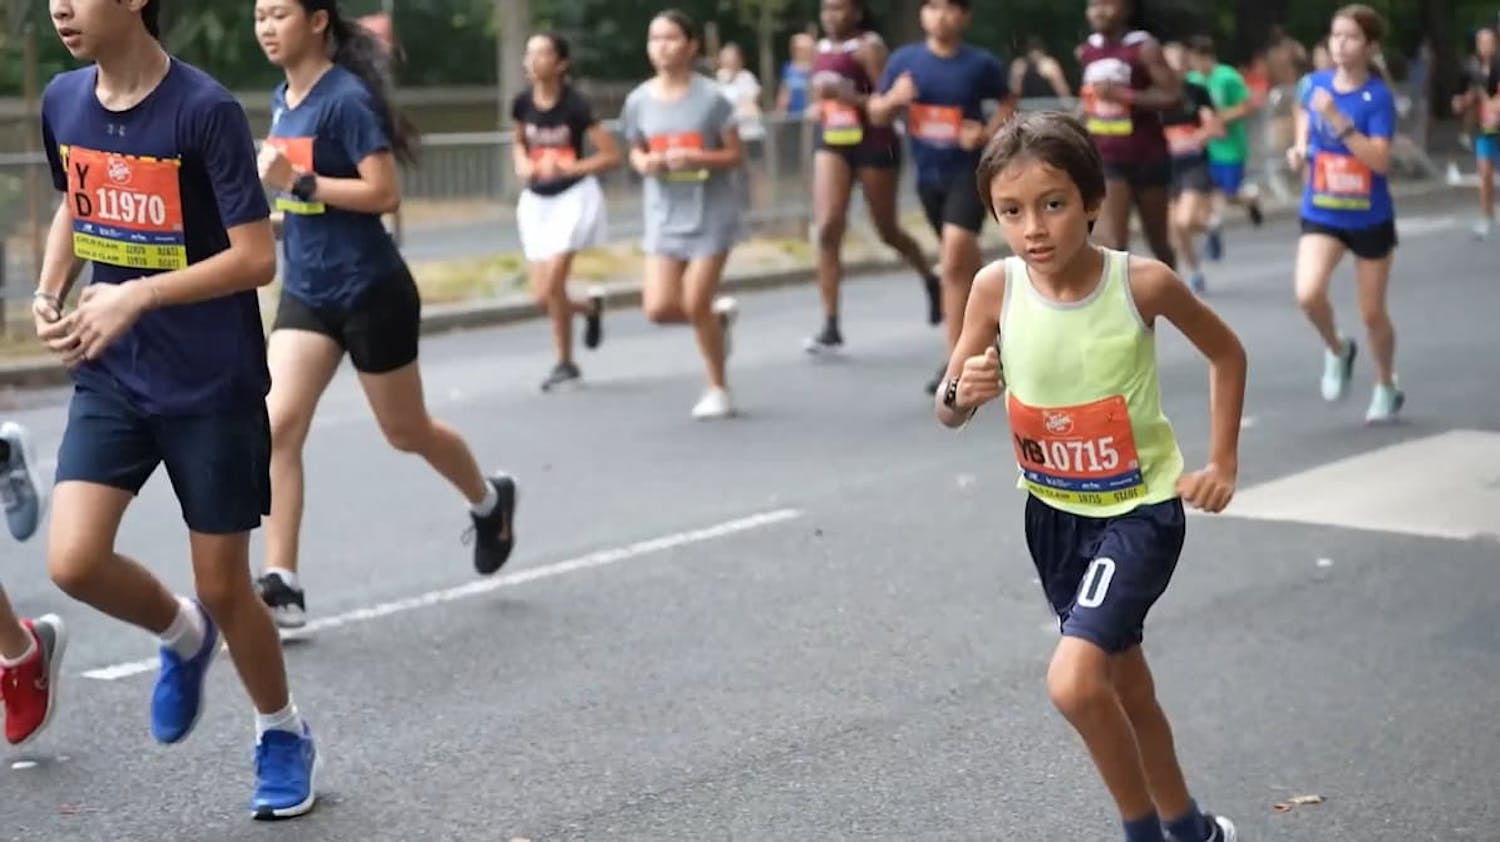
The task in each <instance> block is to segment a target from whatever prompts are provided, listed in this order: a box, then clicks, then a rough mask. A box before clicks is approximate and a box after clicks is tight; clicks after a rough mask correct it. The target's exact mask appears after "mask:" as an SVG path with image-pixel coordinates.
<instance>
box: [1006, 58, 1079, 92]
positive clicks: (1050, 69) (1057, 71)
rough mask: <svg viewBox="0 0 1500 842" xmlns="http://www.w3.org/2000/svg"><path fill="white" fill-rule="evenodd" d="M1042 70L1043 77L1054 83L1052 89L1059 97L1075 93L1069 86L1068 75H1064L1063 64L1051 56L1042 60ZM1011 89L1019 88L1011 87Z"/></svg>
mask: <svg viewBox="0 0 1500 842" xmlns="http://www.w3.org/2000/svg"><path fill="white" fill-rule="evenodd" d="M1041 72H1042V77H1043V78H1045V79H1046V80H1047V81H1048V82H1051V83H1052V90H1053V91H1054V92H1055V93H1056V94H1057V98H1058V99H1067V98H1068V97H1071V96H1072V95H1073V91H1072V90H1070V89H1069V88H1068V77H1067V76H1065V75H1063V69H1062V65H1060V64H1058V63H1057V62H1056V61H1054V60H1053V59H1050V58H1049V59H1047V60H1046V61H1044V62H1042V68H1041ZM1011 90H1013V91H1014V90H1018V89H1017V88H1011Z"/></svg>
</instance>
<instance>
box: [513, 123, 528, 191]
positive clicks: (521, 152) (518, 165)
mask: <svg viewBox="0 0 1500 842" xmlns="http://www.w3.org/2000/svg"><path fill="white" fill-rule="evenodd" d="M510 164H511V167H513V168H514V169H515V171H516V178H518V179H520V180H521V181H523V182H525V183H527V184H530V183H531V175H532V166H531V157H530V156H529V155H528V154H527V152H526V127H525V126H523V125H522V124H520V123H516V124H515V125H514V126H512V127H511V137H510Z"/></svg>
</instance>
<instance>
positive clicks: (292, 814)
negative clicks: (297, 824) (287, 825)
mask: <svg viewBox="0 0 1500 842" xmlns="http://www.w3.org/2000/svg"><path fill="white" fill-rule="evenodd" d="M313 751H314V752H315V754H313V767H312V772H311V773H310V774H308V776H307V798H306V799H304V800H303V801H301V802H299V803H297V804H293V805H292V806H290V807H274V808H269V807H261V808H259V809H256V808H252V809H251V810H250V818H252V819H255V820H256V821H258V822H275V821H282V820H284V819H295V818H297V817H298V816H305V815H307V814H308V813H311V812H312V810H313V807H315V806H317V803H318V770H319V769H320V768H322V766H323V752H321V751H318V749H317V747H316V746H314V747H313Z"/></svg>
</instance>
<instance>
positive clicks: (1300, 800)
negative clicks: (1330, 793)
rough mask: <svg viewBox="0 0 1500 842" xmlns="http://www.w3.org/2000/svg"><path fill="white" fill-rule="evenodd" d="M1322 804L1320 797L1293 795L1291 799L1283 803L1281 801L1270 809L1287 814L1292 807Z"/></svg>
mask: <svg viewBox="0 0 1500 842" xmlns="http://www.w3.org/2000/svg"><path fill="white" fill-rule="evenodd" d="M1322 803H1323V796H1321V795H1294V796H1292V797H1291V798H1288V799H1287V800H1285V801H1281V802H1279V803H1277V804H1274V805H1272V806H1271V809H1272V810H1275V811H1276V812H1278V813H1289V812H1291V811H1292V808H1293V807H1300V806H1303V805H1304V804H1322Z"/></svg>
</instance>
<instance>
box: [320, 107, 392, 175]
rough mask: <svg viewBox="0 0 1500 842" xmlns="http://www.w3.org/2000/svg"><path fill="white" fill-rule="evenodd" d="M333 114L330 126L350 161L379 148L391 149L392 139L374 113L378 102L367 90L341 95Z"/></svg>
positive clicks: (356, 161) (357, 159) (363, 157)
mask: <svg viewBox="0 0 1500 842" xmlns="http://www.w3.org/2000/svg"><path fill="white" fill-rule="evenodd" d="M330 116H331V117H332V118H333V119H332V125H330V126H329V127H328V129H329V131H330V133H331V134H332V135H333V139H334V140H335V141H337V142H338V144H339V148H340V149H342V150H343V151H344V154H345V155H347V156H348V158H349V161H350V163H353V164H355V165H358V164H359V162H360V161H363V160H364V159H366V158H368V157H370V156H371V155H373V154H375V153H376V152H386V151H389V150H390V148H391V139H390V137H389V136H388V135H387V134H386V131H385V127H384V126H382V125H381V124H380V118H379V117H377V116H376V115H375V103H374V102H373V101H372V100H371V98H370V96H369V95H368V94H364V95H347V96H344V97H341V98H340V99H339V100H338V103H337V104H336V105H335V106H334V107H333V109H332V110H331V112H330Z"/></svg>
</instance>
